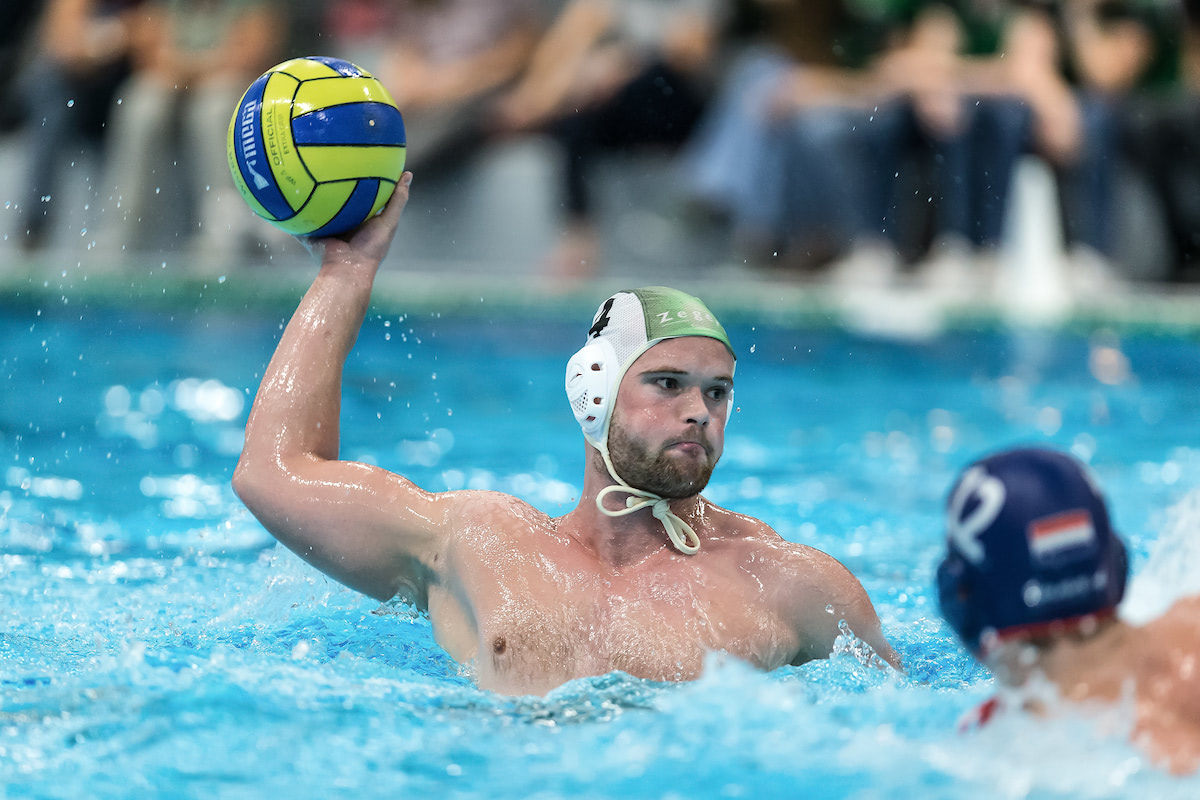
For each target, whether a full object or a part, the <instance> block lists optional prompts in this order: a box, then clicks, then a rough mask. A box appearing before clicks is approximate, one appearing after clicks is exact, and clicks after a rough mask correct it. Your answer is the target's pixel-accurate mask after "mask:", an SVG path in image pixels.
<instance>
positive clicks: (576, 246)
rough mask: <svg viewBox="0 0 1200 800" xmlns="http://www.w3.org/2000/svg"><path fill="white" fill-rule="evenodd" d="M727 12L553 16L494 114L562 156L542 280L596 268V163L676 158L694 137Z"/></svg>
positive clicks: (683, 3)
mask: <svg viewBox="0 0 1200 800" xmlns="http://www.w3.org/2000/svg"><path fill="white" fill-rule="evenodd" d="M725 11H726V9H725V5H724V3H723V2H722V0H659V1H657V2H656V1H655V0H569V2H568V3H567V5H566V6H565V7H564V8H563V9H562V11H561V12H560V13H559V16H558V17H557V18H556V19H555V21H554V22H553V24H552V26H551V28H550V30H549V31H548V32H547V33H546V35H545V36H544V37H543V39H542V40H541V42H540V43H539V46H538V48H537V51H536V52H535V53H534V56H533V58H532V60H531V62H530V65H529V68H528V70H527V71H526V72H525V73H524V75H523V76H522V77H521V79H520V80H519V82H518V84H517V86H516V87H515V88H514V89H513V90H512V91H511V92H510V93H509V94H508V95H507V96H506V97H505V98H504V99H503V100H502V101H501V104H500V110H499V124H500V125H501V127H502V128H504V129H506V130H509V131H514V132H515V131H534V130H542V131H546V132H547V133H549V134H550V135H551V136H553V137H554V139H555V140H557V142H558V143H559V144H560V145H561V147H562V151H563V158H564V164H563V173H562V175H563V195H564V203H565V206H566V211H567V220H566V230H565V232H564V234H563V236H562V239H561V241H560V243H559V245H558V246H557V247H556V249H555V250H554V252H553V253H552V254H551V255H550V257H549V259H548V264H547V268H548V270H549V271H551V272H552V273H554V274H557V275H560V276H565V277H577V276H584V275H588V274H590V273H591V272H593V271H594V270H595V268H596V265H597V259H598V257H599V252H598V251H599V238H598V234H597V230H596V223H595V219H594V208H593V206H594V198H593V196H592V195H593V189H592V186H591V184H592V179H593V173H594V170H595V167H596V163H597V160H598V159H599V158H600V157H602V156H603V155H604V154H606V153H615V152H623V151H628V150H631V149H634V148H641V147H656V148H661V149H666V150H668V151H673V150H674V149H676V148H677V147H678V146H679V145H680V144H681V143H683V142H684V141H685V140H686V139H687V138H688V136H689V135H690V134H691V132H692V130H693V128H694V127H695V125H696V123H697V122H698V120H699V119H700V115H701V114H702V112H703V110H704V108H705V105H706V103H707V100H708V98H709V95H710V92H711V86H712V83H713V80H714V75H713V71H714V67H715V56H716V53H717V46H718V42H719V37H720V32H721V26H722V22H723V19H724V15H725Z"/></svg>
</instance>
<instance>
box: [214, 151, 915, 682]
mask: <svg viewBox="0 0 1200 800" xmlns="http://www.w3.org/2000/svg"><path fill="white" fill-rule="evenodd" d="M411 180H412V176H411V174H409V173H405V175H404V177H403V179H402V180H401V183H400V185H399V186H398V187H397V190H396V193H395V196H394V197H393V199H392V200H391V202H390V203H389V204H388V206H387V208H386V210H385V211H384V212H383V214H381V215H380V216H378V217H376V218H374V219H372V220H370V221H369V222H368V223H366V224H365V225H364V226H363V227H361V228H359V229H358V230H356V231H355V232H353V233H352V234H351V235H349V236H348V237H347V238H345V239H337V238H333V239H325V240H320V241H317V242H309V244H310V245H312V246H313V247H312V249H313V250H314V252H316V253H317V254H318V255H320V256H322V260H321V268H320V271H319V273H318V275H317V277H316V279H315V280H314V282H313V284H312V286H311V288H310V289H309V290H308V292H307V294H306V295H305V296H304V299H303V301H302V302H301V304H300V307H299V309H298V310H297V311H296V313H295V315H294V316H293V318H292V319H291V321H290V322H289V323H288V325H287V328H286V329H285V331H284V333H283V337H282V339H281V341H280V343H279V346H278V348H277V350H276V351H275V355H274V357H273V358H272V359H271V363H270V365H269V366H268V368H267V371H266V373H265V375H264V376H263V380H262V385H261V386H260V388H259V392H258V396H257V398H256V399H255V401H254V407H253V409H252V411H251V414H250V420H249V423H248V424H247V427H246V444H245V449H244V450H243V452H242V457H241V460H240V461H239V463H238V467H237V471H236V474H235V475H234V487H235V489H236V490H237V493H238V495H239V496H240V497H241V498H242V500H243V501H244V502H245V503H246V505H247V506H248V507H249V509H250V510H251V511H252V512H253V513H254V514H255V516H257V517H258V518H259V520H261V521H262V523H263V525H264V526H265V527H266V528H267V529H268V530H269V531H270V532H271V533H272V534H274V535H275V536H276V538H278V539H279V540H280V541H281V542H283V543H284V544H285V545H286V546H287V547H289V548H291V549H292V550H293V551H295V552H296V553H298V554H299V555H300V556H301V557H303V558H304V559H306V560H308V561H309V562H310V563H312V564H313V565H315V566H316V567H317V568H319V569H321V570H323V571H324V572H326V573H328V574H329V575H331V576H332V577H334V578H336V579H337V580H339V581H341V582H343V583H345V584H346V585H348V586H350V587H353V588H355V589H357V590H359V591H361V592H364V593H366V594H368V595H371V596H372V597H375V598H378V599H380V600H385V599H388V598H391V597H393V596H396V595H397V594H399V595H401V596H403V597H404V598H406V599H408V600H411V601H412V602H413V603H415V604H416V605H417V606H418V607H420V608H422V609H425V610H427V611H428V614H429V617H430V620H431V622H432V626H433V633H434V636H435V637H436V639H437V641H438V643H439V644H440V645H441V646H442V647H444V648H445V649H446V651H447V652H448V653H449V654H450V655H451V656H452V657H453V658H454V659H455V660H457V661H459V662H460V663H464V664H466V663H469V664H473V666H474V670H475V674H476V677H477V680H478V683H479V685H480V686H481V687H484V688H488V689H494V690H496V691H500V692H507V693H544V692H546V691H548V690H550V689H552V688H553V687H555V686H557V685H559V684H561V683H563V682H565V681H568V680H570V679H573V678H579V677H583V676H589V675H598V674H604V673H607V672H610V671H613V670H621V671H624V672H626V673H629V674H631V675H634V676H638V677H642V678H648V679H652V680H662V681H671V680H687V679H692V678H696V677H697V676H698V675H699V674H700V672H701V669H702V666H703V663H704V659H705V655H706V654H707V653H709V652H713V651H720V652H724V653H728V654H730V655H732V656H736V657H737V658H739V659H744V660H745V661H747V662H749V663H751V664H754V665H756V666H758V667H760V668H762V669H766V670H769V669H773V668H775V667H779V666H781V665H785V664H799V663H802V662H804V661H807V660H809V659H813V658H821V657H825V656H827V655H828V654H829V653H830V651H831V648H832V646H833V644H834V640H835V639H836V637H837V636H838V634H839V621H841V620H844V621H845V622H846V624H848V625H849V627H850V628H851V629H852V630H853V632H854V633H855V634H856V635H857V636H858V637H859V638H860V639H862V640H864V641H865V642H867V643H868V644H869V645H870V646H871V647H873V648H874V649H875V651H876V653H877V654H878V656H879V658H880V659H881V661H880V663H882V661H883V660H886V661H887V662H888V663H890V664H892V665H896V664H897V663H898V658H897V656H896V654H895V653H894V652H893V650H892V648H891V647H890V646H889V645H888V643H887V641H886V640H885V639H884V637H883V635H882V632H881V630H880V624H879V620H878V618H877V616H876V614H875V610H874V608H873V607H872V605H871V602H870V600H869V599H868V597H867V594H866V592H865V591H864V590H863V588H862V586H861V585H860V584H859V582H858V581H857V580H856V579H855V578H854V577H853V576H852V575H851V574H850V572H849V571H847V570H846V569H845V567H843V566H842V565H841V564H839V563H838V562H837V561H835V560H834V559H833V558H831V557H829V556H827V555H825V554H824V553H821V552H818V551H816V550H814V549H812V548H809V547H805V546H803V545H799V544H792V543H790V542H786V541H784V540H783V539H782V538H780V536H779V535H778V534H776V533H775V532H774V531H773V530H771V528H770V527H768V526H767V525H766V524H764V523H763V522H760V521H758V520H756V519H752V518H750V517H746V516H743V515H741V514H736V513H733V512H731V511H728V510H726V509H724V508H720V507H718V506H716V505H714V504H713V503H711V502H709V501H708V500H706V499H705V498H704V497H702V496H701V495H700V494H699V492H700V491H701V490H702V489H703V488H704V486H705V485H706V483H707V482H708V479H709V475H710V474H711V472H712V469H713V467H714V466H715V465H716V463H717V460H718V459H719V458H720V456H721V451H722V447H723V444H724V434H725V421H726V417H727V415H728V413H729V402H730V395H731V392H732V390H733V372H734V355H733V349H732V346H731V345H730V342H729V339H728V337H727V336H726V333H725V331H724V329H723V328H722V327H721V325H720V324H719V323H718V322H717V320H716V319H715V318H714V317H713V316H712V314H711V313H709V311H708V309H707V308H705V306H704V305H703V304H702V303H701V302H700V301H699V300H697V299H696V298H694V297H690V296H688V295H685V294H683V293H682V292H678V291H675V290H672V289H666V288H651V289H641V290H635V291H630V292H620V293H618V294H616V295H613V296H612V297H610V298H609V299H608V300H606V301H605V302H604V304H603V305H602V306H601V308H600V310H599V311H598V312H597V314H596V316H595V318H594V319H593V321H592V325H591V328H590V330H589V331H588V334H587V337H586V344H585V346H584V347H583V349H582V350H580V352H579V353H577V354H576V355H575V356H574V357H573V358H572V359H571V360H570V363H569V366H568V371H567V392H568V395H569V398H570V400H571V404H572V407H573V409H574V412H575V416H576V419H577V420H579V422H580V424H581V425H582V427H583V430H584V433H585V437H586V440H587V444H586V447H587V453H588V457H587V460H586V467H585V473H584V478H583V491H582V496H581V498H580V502H579V505H578V506H577V507H576V508H575V509H574V510H573V511H571V512H570V513H568V514H566V515H565V516H562V517H557V518H552V517H549V516H547V515H546V514H544V513H542V512H540V511H538V510H536V509H534V508H532V507H530V506H529V505H527V504H526V503H524V502H522V501H521V500H519V499H517V498H515V497H511V496H508V495H504V494H500V493H497V492H486V491H451V492H442V493H432V492H428V491H425V490H423V489H421V488H419V487H417V486H415V485H414V484H412V483H411V482H409V481H408V480H407V479H405V478H403V477H401V476H400V475H396V474H393V473H391V472H388V471H386V470H383V469H380V468H378V467H374V466H369V465H367V464H361V463H355V462H351V461H341V460H339V459H338V416H339V404H340V397H341V374H342V367H343V364H344V363H345V359H346V357H347V355H348V353H349V352H350V349H351V347H352V346H353V343H354V340H355V338H356V336H357V334H358V331H359V328H360V326H361V324H362V321H363V318H364V315H365V313H366V309H367V305H368V302H369V299H370V295H371V287H372V282H373V280H374V277H375V274H376V271H377V270H378V268H379V265H380V262H381V260H382V259H383V257H384V255H385V254H386V252H387V250H388V248H389V246H390V244H391V241H392V238H393V236H394V234H395V231H396V224H397V221H398V219H399V217H400V213H401V210H402V209H403V208H404V205H405V203H406V202H407V199H408V191H409V184H410V182H411Z"/></svg>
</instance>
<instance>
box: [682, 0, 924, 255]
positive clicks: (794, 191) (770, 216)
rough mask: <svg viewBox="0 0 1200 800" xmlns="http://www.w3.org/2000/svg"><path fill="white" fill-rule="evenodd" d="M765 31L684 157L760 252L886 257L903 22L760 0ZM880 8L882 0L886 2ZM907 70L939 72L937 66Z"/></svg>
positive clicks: (706, 195)
mask: <svg viewBox="0 0 1200 800" xmlns="http://www.w3.org/2000/svg"><path fill="white" fill-rule="evenodd" d="M750 5H751V7H752V8H753V9H754V10H755V11H757V13H758V14H759V31H760V34H759V36H757V37H753V38H752V39H751V40H750V42H749V44H748V45H747V46H746V47H745V48H744V50H743V52H742V53H741V54H740V55H739V56H738V58H737V59H736V61H735V63H734V66H733V68H732V69H731V70H730V72H729V74H728V79H727V80H726V81H725V82H724V84H723V85H722V87H721V91H720V93H719V95H718V99H717V101H716V102H715V103H714V104H713V106H712V109H711V111H710V113H709V114H708V115H707V116H706V118H705V120H704V122H703V124H702V125H701V126H700V129H699V130H698V131H697V133H696V136H695V137H694V139H693V140H692V141H691V142H690V143H689V144H688V146H687V149H686V153H685V157H684V165H685V168H686V173H687V175H688V176H689V179H688V180H689V184H690V189H691V192H692V193H693V194H694V196H695V197H696V198H697V199H698V200H700V201H701V202H702V203H703V204H704V205H706V206H708V207H709V208H711V209H712V210H714V211H716V212H718V213H721V214H723V215H725V216H728V217H729V219H730V221H731V223H732V225H733V230H734V236H735V240H736V246H737V249H738V250H739V251H740V252H741V253H742V254H743V255H746V256H748V257H750V258H751V259H752V260H754V261H756V262H757V261H770V262H773V263H782V264H786V265H789V266H796V267H801V268H807V267H810V266H814V265H818V264H822V263H824V262H826V261H828V260H830V259H831V258H834V257H836V256H839V255H843V254H845V252H846V251H847V249H849V248H852V247H857V248H859V249H861V250H865V251H867V257H866V258H863V259H855V260H856V261H858V262H860V263H862V264H864V265H877V266H886V263H887V261H888V259H889V258H890V254H891V251H892V244H891V243H890V242H888V241H887V238H886V237H887V234H888V233H889V231H890V228H889V223H888V218H889V208H890V207H891V206H892V205H893V198H892V194H891V188H892V184H893V183H894V181H892V180H891V176H892V175H894V173H895V168H896V164H895V163H889V162H891V161H892V156H893V155H895V154H894V152H893V151H894V150H895V149H896V148H895V147H894V146H892V145H891V141H892V140H894V137H895V132H894V131H895V122H894V121H893V120H894V117H895V115H896V114H897V109H896V108H895V107H894V105H893V104H892V101H893V100H894V99H895V98H896V97H898V95H899V93H900V92H899V87H898V86H896V85H894V84H893V77H902V76H896V75H895V72H897V71H894V70H880V69H877V66H878V64H879V63H880V62H879V60H878V57H879V56H880V55H881V54H883V53H886V52H887V50H888V49H889V48H890V47H892V42H893V41H894V37H895V34H896V27H897V25H896V21H895V19H894V18H893V17H891V16H889V15H887V14H886V13H878V14H876V15H874V16H872V17H863V16H860V15H859V14H858V13H857V12H858V11H859V10H861V9H858V8H852V7H851V5H850V4H848V3H844V2H843V1H842V0H750ZM876 10H878V9H876ZM916 66H917V65H916V64H915V63H914V64H913V65H911V68H908V69H906V70H904V71H903V72H904V74H908V75H912V74H923V75H925V76H926V78H927V80H929V81H930V82H932V81H933V80H934V79H935V74H937V73H936V70H935V67H936V65H934V64H928V65H922V69H921V70H918V71H916V72H914V70H915V69H916Z"/></svg>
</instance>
